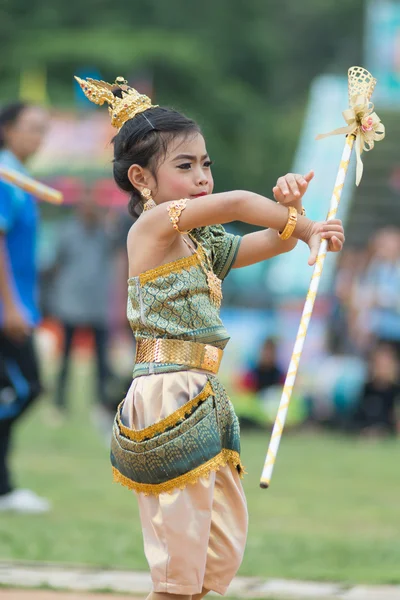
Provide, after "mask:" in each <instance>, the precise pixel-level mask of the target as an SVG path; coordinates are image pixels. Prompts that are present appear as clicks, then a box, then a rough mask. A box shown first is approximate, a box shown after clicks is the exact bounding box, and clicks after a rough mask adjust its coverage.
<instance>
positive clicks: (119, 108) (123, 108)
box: [75, 76, 157, 129]
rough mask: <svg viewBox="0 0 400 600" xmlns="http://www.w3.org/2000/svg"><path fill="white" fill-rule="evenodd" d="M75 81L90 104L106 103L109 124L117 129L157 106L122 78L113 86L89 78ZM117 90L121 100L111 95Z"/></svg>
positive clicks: (117, 79)
mask: <svg viewBox="0 0 400 600" xmlns="http://www.w3.org/2000/svg"><path fill="white" fill-rule="evenodd" d="M75 79H76V81H77V82H78V83H79V85H80V86H81V88H82V91H83V93H84V94H85V96H86V98H88V99H89V100H90V101H91V102H94V104H99V105H100V106H102V105H103V104H104V102H107V104H108V105H109V106H108V112H109V113H110V116H111V124H112V125H113V127H116V128H117V129H120V128H121V127H122V125H123V124H124V123H125V122H126V121H128V120H129V119H133V117H135V116H136V115H137V114H139V113H141V112H144V111H145V110H147V109H149V108H154V107H155V106H157V105H154V104H152V103H151V100H150V98H149V97H148V96H145V95H144V94H139V92H138V91H137V90H135V89H134V88H132V87H130V86H129V85H128V82H127V81H126V79H124V78H123V77H117V78H116V80H115V83H114V84H110V83H106V82H105V81H99V80H97V79H90V78H88V79H86V80H84V79H81V78H80V77H76V76H75ZM117 89H119V90H121V98H120V97H119V96H115V95H114V93H113V92H114V91H115V90H117Z"/></svg>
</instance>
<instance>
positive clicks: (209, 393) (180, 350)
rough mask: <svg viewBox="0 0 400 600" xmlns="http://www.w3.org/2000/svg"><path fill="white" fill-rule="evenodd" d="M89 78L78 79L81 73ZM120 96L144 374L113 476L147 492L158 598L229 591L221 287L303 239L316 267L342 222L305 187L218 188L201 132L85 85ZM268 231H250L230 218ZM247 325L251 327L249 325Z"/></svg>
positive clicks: (119, 140) (230, 418) (123, 87)
mask: <svg viewBox="0 0 400 600" xmlns="http://www.w3.org/2000/svg"><path fill="white" fill-rule="evenodd" d="M77 79H78V78H77ZM78 82H79V83H80V85H81V87H82V89H83V91H84V93H85V94H86V96H87V97H88V98H89V99H90V100H92V101H93V102H95V103H96V104H103V103H104V102H105V101H106V102H107V103H108V104H109V112H110V115H111V121H112V124H113V125H114V126H115V127H117V128H118V129H119V131H118V134H117V135H116V137H115V138H114V177H115V180H116V182H117V184H118V185H119V187H120V188H122V189H123V190H125V191H127V192H129V193H130V195H131V200H130V203H129V209H130V212H131V213H132V214H135V211H136V210H137V208H138V206H140V207H143V213H142V214H141V216H140V217H139V219H137V221H136V222H135V224H134V225H133V226H132V229H131V230H130V232H129V235H128V257H129V280H128V286H129V287H128V319H129V321H130V324H131V327H132V330H133V332H134V335H135V338H136V345H137V350H136V361H135V367H134V371H133V382H132V385H131V387H130V389H129V391H128V394H127V396H126V398H125V400H124V401H123V402H122V404H121V406H120V407H119V409H118V412H117V416H116V419H115V424H114V430H113V436H112V447H111V461H112V465H113V473H114V478H115V479H116V480H117V481H119V482H121V483H122V484H123V485H125V486H127V487H128V488H130V489H133V490H135V492H136V493H137V496H138V501H139V508H140V518H141V523H142V529H143V537H144V547H145V553H146V558H147V560H148V563H149V566H150V570H151V577H152V581H153V591H152V592H151V594H150V596H149V598H151V599H153V600H156V599H157V600H159V599H160V600H161V599H172V598H173V597H174V596H175V595H178V596H179V597H180V598H182V599H190V598H193V599H195V600H199V599H200V598H202V597H203V596H205V595H206V594H207V592H208V591H210V590H213V591H215V592H218V593H220V594H224V593H225V592H226V590H227V588H228V585H229V583H230V582H231V580H232V579H233V577H234V575H235V574H236V572H237V570H238V568H239V566H240V563H241V561H242V557H243V552H244V548H245V542H246V533H247V509H246V501H245V497H244V493H243V489H242V486H241V482H240V476H241V475H242V473H243V467H242V464H241V461H240V441H239V425H238V421H237V417H236V415H235V413H234V410H233V407H232V405H231V403H230V401H229V399H228V397H227V395H226V392H225V390H224V389H223V387H222V385H221V384H220V383H219V381H218V379H217V378H216V374H217V372H218V367H219V364H220V361H221V358H222V355H223V349H224V347H225V345H226V343H227V342H228V339H229V337H228V333H227V331H226V330H225V328H224V326H223V324H222V322H221V319H220V317H219V309H220V304H221V300H222V293H221V281H222V280H223V279H224V278H225V277H226V276H227V274H228V273H229V271H230V269H231V268H240V267H245V266H246V265H251V264H253V263H256V262H259V261H262V260H266V259H268V258H271V257H272V256H276V255H277V254H281V253H283V252H288V251H289V250H292V249H293V248H294V247H295V246H296V243H297V240H301V241H303V242H305V243H306V244H308V246H309V247H310V259H309V264H310V265H312V264H314V262H315V260H316V257H317V253H318V247H319V244H320V241H321V238H322V237H324V238H327V239H328V240H329V249H330V250H331V251H335V252H337V251H339V250H340V249H341V248H342V244H343V242H344V235H343V227H342V224H341V222H340V221H339V220H332V221H329V222H326V223H315V222H313V221H310V220H309V219H308V218H307V217H306V216H305V215H304V210H303V209H302V205H301V197H302V195H303V194H304V192H305V190H306V188H307V186H308V182H309V181H310V180H311V178H312V176H313V174H312V173H309V174H308V175H307V176H306V177H305V178H303V177H302V176H300V175H292V174H290V175H287V176H286V177H283V178H280V179H279V180H278V185H277V186H276V187H275V188H274V194H275V198H276V200H278V203H276V202H274V201H272V200H269V199H268V198H264V197H263V196H260V195H258V194H254V193H252V192H248V191H230V192H223V193H219V194H213V193H212V192H213V185H214V184H213V178H212V174H211V164H212V163H211V160H210V158H209V156H208V153H207V148H206V143H205V140H204V137H203V135H202V133H201V130H200V128H199V126H198V125H197V124H196V123H195V122H194V121H192V120H191V119H188V118H187V117H185V116H184V115H182V114H180V113H178V112H176V111H174V110H171V109H168V108H160V107H158V106H152V104H151V101H150V99H149V98H148V97H146V96H143V95H140V94H139V93H138V92H137V91H136V90H134V89H132V88H130V87H129V86H128V85H127V83H126V81H124V80H123V79H122V78H117V80H116V82H115V85H109V84H106V83H104V82H99V81H95V80H91V79H88V80H87V81H83V80H80V79H78ZM231 221H243V222H245V223H250V224H253V225H258V226H262V227H265V228H268V229H267V230H265V231H258V232H256V233H251V234H248V235H245V236H243V237H239V236H235V235H231V234H228V233H226V232H225V230H224V228H223V227H222V225H221V223H230V222H231ZM249 333H250V332H249Z"/></svg>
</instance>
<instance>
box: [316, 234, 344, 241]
mask: <svg viewBox="0 0 400 600" xmlns="http://www.w3.org/2000/svg"><path fill="white" fill-rule="evenodd" d="M321 237H322V239H324V240H332V239H333V238H336V239H338V240H340V241H341V243H343V242H344V235H343V234H340V233H338V232H337V231H324V232H322V234H321Z"/></svg>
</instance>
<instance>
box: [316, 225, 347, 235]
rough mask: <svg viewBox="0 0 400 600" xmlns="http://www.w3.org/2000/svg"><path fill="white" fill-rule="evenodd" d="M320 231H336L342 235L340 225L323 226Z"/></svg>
mask: <svg viewBox="0 0 400 600" xmlns="http://www.w3.org/2000/svg"><path fill="white" fill-rule="evenodd" d="M321 231H337V232H339V231H340V232H342V233H343V227H342V226H341V225H330V224H328V225H323V226H322V229H321Z"/></svg>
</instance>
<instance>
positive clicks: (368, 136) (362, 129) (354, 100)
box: [316, 67, 385, 185]
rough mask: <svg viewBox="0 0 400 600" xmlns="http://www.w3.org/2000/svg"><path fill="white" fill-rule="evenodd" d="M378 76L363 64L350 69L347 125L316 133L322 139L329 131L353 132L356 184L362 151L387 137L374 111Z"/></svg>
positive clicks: (335, 133) (346, 111) (358, 181)
mask: <svg viewBox="0 0 400 600" xmlns="http://www.w3.org/2000/svg"><path fill="white" fill-rule="evenodd" d="M375 85H376V79H375V78H374V77H372V75H371V73H369V71H367V69H364V68H363V67H351V68H350V69H349V71H348V89H349V106H350V108H348V109H347V110H344V111H343V113H342V114H343V117H344V120H345V121H346V123H347V126H346V127H339V129H335V130H334V131H330V132H329V133H323V134H320V135H317V138H316V139H317V140H321V139H323V138H325V137H328V136H330V135H340V134H345V135H353V136H354V137H355V139H356V143H355V148H356V157H357V168H356V185H358V184H359V183H360V181H361V177H362V174H363V163H362V160H361V154H362V153H363V152H364V151H365V152H368V151H369V150H372V149H373V147H374V145H375V142H379V141H380V140H383V138H384V137H385V126H384V124H383V123H382V121H381V120H380V118H379V117H378V115H377V114H376V112H374V105H373V104H372V102H371V96H372V93H373V91H374V89H375Z"/></svg>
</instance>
